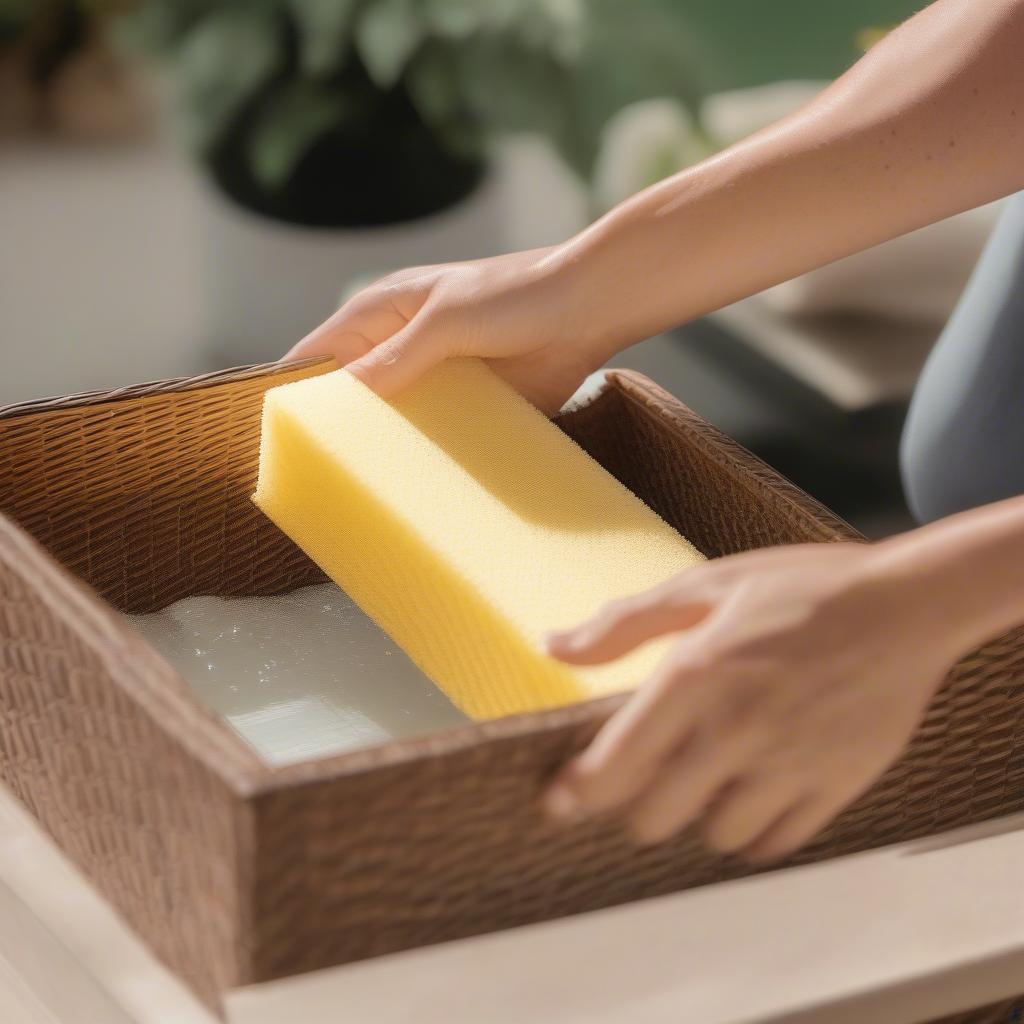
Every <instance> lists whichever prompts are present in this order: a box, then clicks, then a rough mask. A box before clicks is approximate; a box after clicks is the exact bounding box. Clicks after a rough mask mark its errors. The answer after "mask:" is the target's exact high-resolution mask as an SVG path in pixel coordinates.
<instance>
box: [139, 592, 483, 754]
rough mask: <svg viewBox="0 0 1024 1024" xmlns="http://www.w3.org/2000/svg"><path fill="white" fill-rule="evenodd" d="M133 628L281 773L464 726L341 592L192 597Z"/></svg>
mask: <svg viewBox="0 0 1024 1024" xmlns="http://www.w3.org/2000/svg"><path fill="white" fill-rule="evenodd" d="M126 618H127V620H128V622H129V623H130V624H131V626H132V627H133V628H134V629H135V630H137V631H138V632H139V633H141V634H142V636H143V637H144V638H145V639H146V641H147V642H148V643H149V644H150V645H151V646H152V647H154V648H155V649H156V650H157V651H158V652H159V653H160V654H161V655H162V656H163V657H164V658H165V659H166V660H167V661H168V662H169V663H170V664H171V665H172V666H173V667H174V668H175V669H176V670H177V671H178V672H179V673H180V674H181V676H182V677H183V678H184V679H185V680H186V682H188V683H189V684H190V685H191V686H192V687H193V689H194V690H195V692H196V694H197V695H198V697H199V699H200V700H201V701H203V703H205V704H206V705H208V706H209V707H210V708H212V709H213V711H215V712H216V713H217V714H219V715H221V716H222V717H223V718H224V719H225V721H227V722H228V723H229V724H230V725H231V726H232V727H233V728H234V729H235V730H236V731H237V732H238V733H239V735H241V736H242V737H243V738H244V739H245V740H247V741H248V742H249V743H250V744H251V745H252V746H253V747H255V749H256V750H257V751H258V753H259V754H260V755H261V756H262V757H263V758H264V760H266V761H268V762H269V763H271V764H274V765H281V764H291V763H294V762H296V761H305V760H308V759H310V758H315V757H324V756H326V755H329V754H339V753H344V752H346V751H350V750H357V749H359V748H362V747H370V746H375V745H378V744H381V743H386V742H388V741H389V740H391V739H398V738H402V737H408V736H420V735H424V734H427V733H431V732H436V731H437V730H439V729H443V728H446V727H449V726H452V725H458V724H459V723H462V722H465V721H466V718H465V716H464V715H463V714H462V713H461V712H460V711H458V709H456V708H455V706H454V705H453V704H452V703H451V702H450V701H449V700H448V698H447V697H445V695H444V694H443V693H442V692H441V691H440V690H438V689H437V687H436V686H434V684H433V683H431V682H430V680H429V679H427V677H426V676H425V675H424V674H423V673H422V672H421V671H420V670H419V669H418V668H417V667H416V666H415V665H414V664H413V663H412V662H411V661H410V660H409V659H408V658H407V657H406V655H405V654H404V653H403V652H402V650H401V649H400V648H399V647H398V646H397V645H396V644H395V643H394V642H393V641H392V640H391V639H390V638H389V637H388V636H387V634H386V633H384V632H383V631H382V630H381V629H380V627H379V626H377V625H376V623H374V622H373V621H372V620H371V619H370V618H368V617H367V616H366V615H365V614H363V612H362V611H360V609H359V608H358V606H357V605H356V604H355V603H354V602H353V601H352V600H351V599H350V598H349V597H348V596H347V595H346V594H345V593H344V591H342V590H340V589H339V588H338V587H337V586H335V585H334V584H333V583H324V584H319V585H317V586H312V587H303V588H302V589H301V590H295V591H292V592H291V593H290V594H282V595H279V596H275V597H246V598H219V597H190V598H186V599H185V600H183V601H178V602H177V603H176V604H173V605H170V606H169V607H167V608H164V609H163V610H162V611H159V612H154V613H153V614H151V615H129V616H126Z"/></svg>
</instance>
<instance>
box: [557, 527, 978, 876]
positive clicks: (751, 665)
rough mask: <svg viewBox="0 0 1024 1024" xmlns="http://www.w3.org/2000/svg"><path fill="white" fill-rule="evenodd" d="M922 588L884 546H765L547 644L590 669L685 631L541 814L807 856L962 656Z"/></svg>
mask: <svg viewBox="0 0 1024 1024" xmlns="http://www.w3.org/2000/svg"><path fill="white" fill-rule="evenodd" d="M921 591H922V585H921V581H920V580H917V581H908V578H907V575H906V573H904V572H902V571H895V570H894V569H893V567H892V563H891V560H890V559H889V548H888V546H887V545H874V546H869V545H862V544H820V545H807V546H800V547H788V548H787V547H783V548H771V549H765V550H761V551H755V552H750V553H747V554H742V555H736V556H733V557H730V558H723V559H719V560H715V561H712V562H708V563H706V564H705V565H702V566H699V567H696V568H693V569H690V570H688V571H686V572H684V573H682V574H681V575H679V576H678V577H676V578H674V579H672V580H670V581H669V582H668V583H666V584H664V585H662V586H660V587H658V588H656V589H654V590H652V591H649V592H648V593H645V594H641V595H639V596H637V597H634V598H630V599H627V600H625V601H621V602H617V603H615V604H614V605H611V606H609V607H608V608H606V609H605V610H604V611H603V612H602V613H601V614H599V615H598V616H597V617H596V618H595V619H593V620H592V621H590V622H588V623H585V624H584V625H582V626H580V627H579V628H577V629H574V630H571V631H569V632H566V633H562V634H559V635H556V636H553V637H552V638H551V639H550V641H549V650H550V652H551V654H552V655H554V656H555V657H557V658H559V659H561V660H562V661H565V662H568V663H570V664H575V665H591V664H597V663H600V662H605V661H610V660H612V659H614V658H617V657H620V656H622V655H623V654H625V653H627V652H628V651H630V650H632V649H633V648H635V647H637V646H639V645H640V644H642V643H644V642H645V641H647V640H650V639H653V638H654V637H657V636H661V635H665V634H669V633H676V632H679V633H680V634H681V635H680V638H679V640H678V641H677V643H676V644H675V646H674V648H673V649H672V650H671V653H670V654H669V655H668V657H667V659H666V661H665V662H664V664H663V665H662V666H661V668H660V669H659V671H658V672H657V673H656V675H655V676H654V678H652V679H650V680H649V681H648V682H647V683H646V684H645V685H644V686H643V687H642V688H641V689H640V690H639V691H638V692H637V693H636V695H635V696H634V697H633V698H632V699H631V700H630V701H629V703H628V704H627V705H626V706H625V707H624V708H623V709H622V710H621V711H620V712H619V713H618V714H616V715H615V716H613V718H612V719H611V720H610V721H609V722H608V724H607V725H606V726H605V727H604V729H603V730H602V731H601V732H600V733H599V735H598V736H597V737H596V738H595V740H594V741H593V743H592V744H591V745H590V747H589V748H588V749H587V750H586V751H584V752H583V753H582V754H581V755H580V756H579V757H577V758H576V759H575V760H574V761H573V762H572V763H571V764H570V765H569V766H568V767H567V768H566V769H565V770H564V771H563V772H562V774H561V775H560V776H559V778H558V779H557V780H556V782H555V783H554V785H553V786H552V787H551V788H550V789H549V791H548V792H547V794H546V797H545V805H546V809H547V810H548V812H549V813H550V814H551V815H552V816H553V817H555V818H559V819H566V820H573V819H577V818H580V817H587V816H591V815H599V814H614V815H617V816H620V817H621V818H623V819H624V821H625V824H626V826H627V828H628V830H629V832H630V833H631V834H632V836H633V837H634V838H635V839H636V840H637V841H638V842H641V843H654V842H659V841H662V840H665V839H668V838H669V837H670V836H672V835H673V834H674V833H676V832H678V831H679V830H681V829H682V828H684V827H686V826H687V825H690V824H691V823H693V822H695V821H697V820H698V819H702V831H703V837H704V839H705V841H706V842H707V843H708V845H710V846H711V847H712V848H714V849H716V850H718V851H720V852H723V853H741V854H742V855H744V856H745V857H747V858H748V859H752V860H764V859H773V858H777V857H781V856H783V855H785V854H787V853H790V852H792V851H794V850H796V849H797V848H798V847H800V846H802V845H804V844H805V843H806V842H807V841H808V840H810V839H811V838H812V837H813V836H814V835H815V834H816V833H817V832H819V831H820V830H821V829H822V828H824V826H825V825H827V824H828V823H829V822H830V821H831V820H832V819H833V818H834V817H835V816H836V815H837V814H838V813H839V812H840V811H841V810H842V809H843V808H844V807H845V806H846V805H847V804H849V803H850V802H851V801H852V800H854V799H855V798H856V797H857V796H859V795H860V794H861V793H863V792H864V791H865V790H866V789H867V788H868V787H869V786H870V785H871V783H872V782H874V781H875V779H877V778H878V776H879V775H881V774H882V772H883V771H884V770H885V769H886V768H887V767H888V766H889V765H890V764H892V762H893V761H894V760H895V759H896V758H897V757H898V756H899V754H900V752H901V751H902V750H903V748H904V746H905V745H906V743H907V741H908V740H909V739H910V737H911V735H912V734H913V732H914V730H915V729H916V727H917V725H918V723H919V721H920V720H921V717H922V714H923V712H924V710H925V708H926V707H927V705H928V703H929V701H930V700H931V698H932V696H933V694H934V693H935V691H936V689H937V688H938V686H939V685H940V684H941V682H942V680H943V678H944V677H945V675H946V672H947V671H948V669H949V668H950V666H951V665H952V664H953V663H954V662H955V661H956V660H957V658H958V657H959V656H960V655H961V654H962V653H963V651H962V650H958V649H956V646H957V642H956V641H952V640H950V639H949V637H950V636H951V635H953V634H955V632H956V631H955V630H952V629H949V630H944V629H943V628H942V625H941V624H937V623H936V622H935V621H932V620H933V619H934V617H935V611H934V606H933V604H932V603H930V602H929V600H928V594H927V593H922V592H921ZM959 641H960V642H962V637H960V638H959Z"/></svg>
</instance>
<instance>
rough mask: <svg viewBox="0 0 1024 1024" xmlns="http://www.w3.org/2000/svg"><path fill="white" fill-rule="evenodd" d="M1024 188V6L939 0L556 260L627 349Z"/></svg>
mask: <svg viewBox="0 0 1024 1024" xmlns="http://www.w3.org/2000/svg"><path fill="white" fill-rule="evenodd" d="M1021 188H1024V3H1022V2H1021V0H991V2H984V3H978V2H977V0H939V2H937V3H934V4H932V5H931V6H930V7H928V8H927V9H926V10H924V11H922V12H921V13H920V14H918V15H917V16H916V17H914V18H912V19H911V20H910V21H908V22H906V23H905V24H904V25H903V26H901V27H900V28H899V29H897V30H896V31H895V32H893V33H891V34H890V35H889V36H888V37H886V38H885V39H884V40H882V41H881V42H880V43H879V44H878V45H876V46H875V47H874V48H873V49H872V50H871V51H869V53H868V54H867V55H866V56H865V57H864V58H863V59H862V60H861V61H860V62H859V63H858V64H856V65H855V66H854V67H853V68H852V69H851V70H850V71H849V72H848V73H847V74H845V75H843V76H842V77H841V78H840V79H839V80H838V81H836V82H835V83H834V84H833V85H832V86H830V87H829V88H828V89H826V90H825V91H824V92H823V93H822V94H821V95H820V96H819V97H818V98H816V99H815V100H814V101H813V102H811V103H810V104H809V105H807V106H806V107H804V108H803V109H801V110H800V111H798V112H796V113H795V114H793V115H791V116H790V117H788V118H786V119H784V120H783V121H780V122H778V123H777V124H775V125H773V126H771V127H770V128H768V129H766V130H764V131H762V132H760V133H758V134H757V135H755V136H752V137H751V138H750V139H748V140H746V141H744V142H742V143H740V144H739V145H737V146H734V147H732V148H731V149H729V150H727V151H725V152H724V153H722V154H720V155H718V156H717V157H714V158H712V159H710V160H707V161H705V162H704V163H702V164H700V165H698V166H696V167H694V168H692V169H690V170H687V171H684V172H683V173H681V174H677V175H675V176H674V177H672V178H670V179H668V180H666V181H664V182H661V183H660V184H658V185H656V186H654V187H652V188H650V189H648V190H646V191H645V192H643V193H641V194H640V195H638V196H636V197H634V198H633V199H631V200H628V201H627V202H625V203H623V204H622V205H621V206H619V207H618V208H616V209H615V210H613V211H612V212H611V213H609V214H608V215H607V216H606V217H604V218H603V219H602V220H600V221H598V222H597V223H596V224H594V225H593V226H592V227H591V228H589V229H588V230H587V231H585V232H584V233H583V234H582V235H580V236H579V237H578V238H576V239H574V240H573V241H572V242H571V243H569V245H568V246H567V247H566V248H565V249H564V250H562V251H559V252H558V253H557V254H553V256H552V257H551V258H552V259H554V260H563V259H564V260H568V261H569V262H570V264H572V265H574V266H575V269H576V275H577V278H578V280H579V281H580V283H581V292H580V294H581V296H585V298H583V299H582V301H584V302H585V303H586V306H587V310H588V312H587V317H586V319H587V322H588V324H590V325H591V326H592V330H593V331H594V332H596V334H595V337H594V340H595V342H596V343H597V344H599V345H601V346H602V347H603V348H609V347H610V349H611V350H613V351H614V350H618V349H619V348H622V347H624V346H625V345H628V344H631V343H632V342H634V341H636V340H637V339H639V338H643V337H647V336H649V335H651V334H654V333H656V332H658V331H660V330H663V329H665V328H667V327H670V326H672V325H674V324H677V323H681V322H683V321H686V320H689V319H692V318H693V317H695V316H699V315H700V314H703V313H706V312H708V311H710V310H713V309H717V308H718V307H720V306H723V305H725V304H726V303H729V302H732V301H734V300H736V299H739V298H742V297H744V296H747V295H750V294H753V293H754V292H757V291H760V290H761V289H763V288H766V287H769V286H770V285H773V284H777V283H779V282H781V281H784V280H787V279H788V278H791V277H794V276H796V275H797V274H800V273H803V272H804V271H807V270H810V269H812V268H813V267H816V266H819V265H820V264H822V263H826V262H829V261H831V260H834V259H837V258H839V257H841V256H845V255H849V254H850V253H853V252H856V251H858V250H860V249H864V248H867V247H868V246H871V245H874V244H876V243H879V242H882V241H885V240H887V239H889V238H892V237H894V236H896V235H899V234H903V233H904V232H907V231H911V230H913V229H915V228H919V227H922V226H923V225H925V224H929V223H931V222H933V221H936V220H940V219H942V218H944V217H948V216H951V215H952V214H955V213H958V212H960V211H963V210H965V209H969V208H971V207H974V206H978V205H981V204H982V203H985V202H988V201H990V200H993V199H996V198H999V197H1001V196H1004V195H1007V194H1009V193H1011V192H1014V191H1017V190H1018V189H1021Z"/></svg>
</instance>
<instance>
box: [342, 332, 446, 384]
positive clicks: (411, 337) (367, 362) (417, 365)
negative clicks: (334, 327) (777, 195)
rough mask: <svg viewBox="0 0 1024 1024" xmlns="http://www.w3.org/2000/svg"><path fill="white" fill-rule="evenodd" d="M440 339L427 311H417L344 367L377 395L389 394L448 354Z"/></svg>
mask: <svg viewBox="0 0 1024 1024" xmlns="http://www.w3.org/2000/svg"><path fill="white" fill-rule="evenodd" d="M444 339H445V335H444V334H443V333H442V332H439V331H437V330H434V329H433V323H432V321H431V318H430V317H429V315H426V314H424V313H421V314H420V315H419V316H417V317H414V318H413V320H412V322H411V323H409V324H408V325H406V326H405V327H403V328H402V329H401V330H400V331H398V332H397V333H396V334H393V335H392V336H391V337H390V338H388V339H387V341H383V342H381V343H380V344H379V345H377V346H375V347H374V348H372V349H371V350H370V351H369V352H367V353H366V355H364V356H361V357H360V358H359V359H357V360H356V361H355V362H354V363H351V364H350V365H349V367H348V369H349V371H350V372H351V373H352V374H353V375H354V376H355V377H358V378H359V380H361V381H362V382H363V383H364V384H365V385H366V386H367V387H369V388H372V389H373V390H374V391H376V392H377V394H378V395H380V396H381V398H393V397H394V396H395V395H397V394H399V393H400V392H402V391H404V390H405V389H406V388H408V387H409V386H410V385H412V384H414V383H415V382H416V381H417V380H419V379H420V377H422V376H423V374H425V373H426V372H427V371H428V370H430V369H432V368H433V367H434V366H436V365H437V364H438V363H440V362H442V360H444V359H446V358H447V357H448V356H449V355H450V354H451V353H450V351H449V349H448V347H447V345H446V344H445V340H444Z"/></svg>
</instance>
